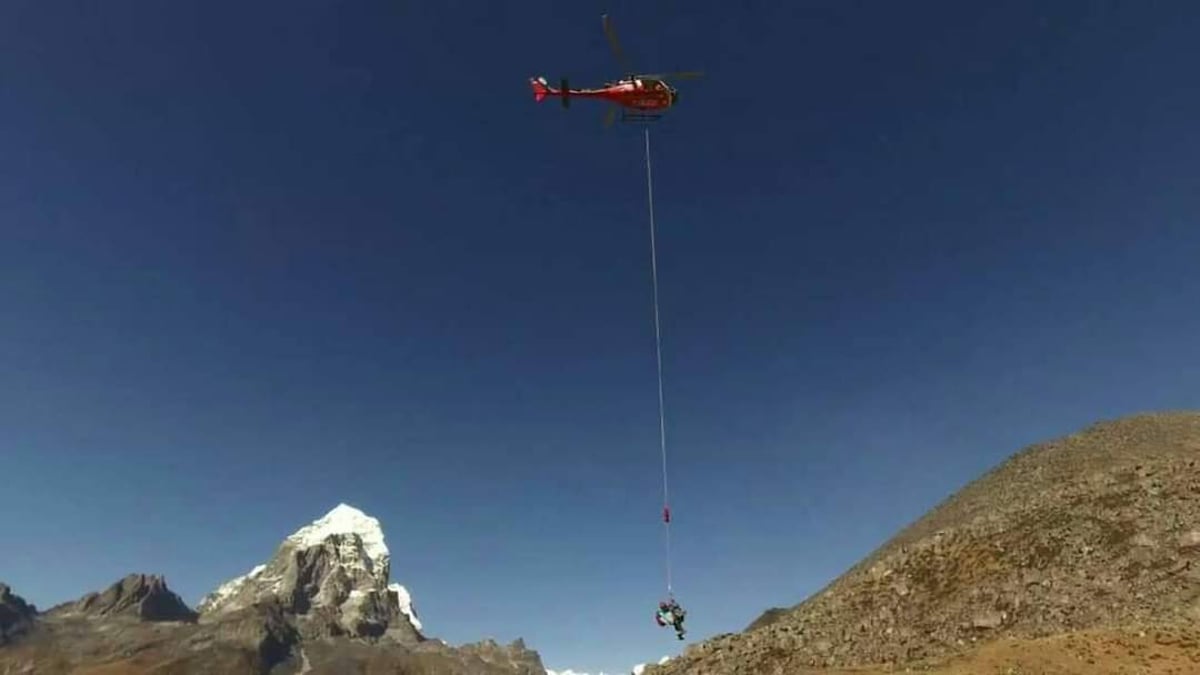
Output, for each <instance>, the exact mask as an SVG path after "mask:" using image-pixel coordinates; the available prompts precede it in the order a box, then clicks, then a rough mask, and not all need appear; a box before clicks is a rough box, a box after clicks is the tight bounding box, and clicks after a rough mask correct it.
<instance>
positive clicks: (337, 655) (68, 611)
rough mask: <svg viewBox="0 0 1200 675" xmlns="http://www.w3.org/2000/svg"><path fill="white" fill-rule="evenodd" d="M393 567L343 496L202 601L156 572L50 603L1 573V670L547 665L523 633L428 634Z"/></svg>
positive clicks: (229, 674)
mask: <svg viewBox="0 0 1200 675" xmlns="http://www.w3.org/2000/svg"><path fill="white" fill-rule="evenodd" d="M390 574H391V569H390V552H389V551H388V548H387V545H386V544H385V542H384V537H383V531H382V529H381V528H380V526H379V521H378V520H376V519H375V518H372V517H370V516H368V515H366V514H365V513H363V512H362V511H359V510H358V509H356V508H353V507H351V506H347V505H345V504H339V505H338V506H337V507H336V508H334V509H333V510H332V511H330V512H329V513H328V514H326V515H325V516H324V517H322V518H320V519H318V520H316V521H315V522H313V523H312V524H310V525H307V526H305V527H303V528H301V529H300V530H298V531H297V532H296V533H294V534H292V535H291V536H289V537H287V538H286V539H284V541H283V542H282V543H281V544H280V545H279V547H278V548H277V549H276V551H275V554H274V555H273V556H272V557H271V559H270V560H268V561H267V562H266V563H264V564H262V565H259V566H256V567H255V568H254V569H252V570H250V571H249V572H248V573H247V574H245V575H243V576H240V577H238V578H236V579H232V580H230V581H228V582H226V583H224V584H222V585H221V586H220V588H218V589H217V590H215V591H214V592H212V593H210V594H209V595H208V596H206V597H205V598H204V600H203V601H201V603H200V605H199V607H198V608H197V610H198V611H193V610H192V609H191V608H189V607H188V606H187V604H186V603H184V601H183V600H182V599H180V598H179V596H178V595H176V594H175V593H173V592H172V591H171V590H170V589H169V588H168V587H167V582H166V580H165V579H164V578H163V577H161V576H155V575H145V574H131V575H129V576H127V577H125V578H124V579H121V580H119V581H117V582H116V583H114V584H113V585H112V586H110V587H109V588H107V589H105V590H104V591H102V592H99V593H89V594H87V595H85V596H84V597H82V598H80V599H79V600H77V601H75V602H69V603H64V604H62V605H58V606H56V607H53V608H51V609H50V610H48V611H46V612H38V611H36V609H35V608H34V607H32V606H31V605H29V604H27V603H26V602H24V601H23V600H22V599H21V598H20V597H19V596H17V595H16V594H14V593H13V592H12V590H11V589H9V587H8V586H5V585H3V584H0V673H4V674H5V675H8V674H9V673H38V674H43V673H44V674H47V675H53V674H57V673H77V672H87V673H106V674H112V675H116V674H118V673H120V674H121V675H135V674H140V673H179V674H188V673H221V674H222V675H240V674H243V673H244V674H247V675H249V674H256V675H257V674H264V673H270V674H272V675H287V674H292V673H296V674H299V673H306V674H307V673H312V674H314V675H316V674H319V673H331V674H332V673H366V672H371V673H376V672H378V673H384V672H387V673H411V674H412V675H421V674H424V673H429V674H430V675H432V674H433V673H438V674H445V675H460V674H461V675H468V674H470V675H475V674H479V675H545V673H546V668H545V667H544V666H543V665H542V662H541V658H540V657H539V656H538V654H537V652H534V651H532V650H530V649H527V648H526V647H525V645H524V643H523V642H522V641H520V640H517V641H516V642H514V643H512V644H510V645H507V646H504V645H499V644H496V643H495V642H493V641H490V640H485V641H483V642H479V643H474V644H468V645H463V646H459V647H452V646H450V645H448V644H446V643H445V642H443V641H441V640H437V639H429V638H427V637H425V635H423V634H422V632H421V628H422V626H421V622H420V620H419V619H418V618H417V614H416V610H415V609H414V608H413V604H412V599H411V597H410V595H409V593H408V591H407V589H405V588H404V587H403V586H400V585H399V584H394V583H390V579H389V577H390Z"/></svg>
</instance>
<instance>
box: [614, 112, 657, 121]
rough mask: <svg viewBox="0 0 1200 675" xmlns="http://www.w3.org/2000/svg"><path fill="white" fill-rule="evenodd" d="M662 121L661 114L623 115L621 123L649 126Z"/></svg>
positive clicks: (628, 113) (629, 113)
mask: <svg viewBox="0 0 1200 675" xmlns="http://www.w3.org/2000/svg"><path fill="white" fill-rule="evenodd" d="M660 119H662V114H661V113H631V112H623V113H621V121H622V122H624V123H626V124H649V123H651V122H657V121H658V120H660Z"/></svg>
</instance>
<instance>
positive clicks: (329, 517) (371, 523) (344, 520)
mask: <svg viewBox="0 0 1200 675" xmlns="http://www.w3.org/2000/svg"><path fill="white" fill-rule="evenodd" d="M334 534H357V535H358V537H359V539H361V540H362V544H363V550H364V552H366V554H367V555H368V556H370V557H371V559H372V560H380V559H382V558H384V557H385V556H388V555H389V552H388V547H387V545H386V544H384V543H383V529H382V528H381V527H380V526H379V521H378V520H376V519H375V518H372V517H371V516H368V515H367V514H365V513H363V512H362V511H359V510H358V509H356V508H354V507H353V506H348V505H346V504H338V505H337V506H335V507H334V508H333V510H332V511H330V512H329V513H326V514H325V515H324V516H322V517H321V518H320V519H318V520H315V521H313V522H312V524H310V525H305V526H304V527H302V528H300V529H299V530H297V531H296V533H295V534H293V535H292V536H290V537H288V541H290V542H292V543H294V544H296V545H297V546H300V547H305V548H307V547H309V546H316V545H319V544H320V543H322V542H323V541H325V539H326V538H328V537H329V536H330V535H334Z"/></svg>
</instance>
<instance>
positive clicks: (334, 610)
mask: <svg viewBox="0 0 1200 675" xmlns="http://www.w3.org/2000/svg"><path fill="white" fill-rule="evenodd" d="M390 575H391V552H390V551H389V550H388V547H387V544H385V543H384V539H383V530H382V529H381V528H380V526H379V521H378V520H376V519H375V518H372V517H370V516H368V515H366V514H365V513H363V512H362V511H359V510H358V509H355V508H354V507H351V506H347V505H346V504H339V505H338V506H337V507H336V508H334V509H333V510H332V511H330V512H329V513H327V514H326V515H325V516H324V517H322V518H320V519H319V520H317V521H315V522H313V523H312V524H310V525H307V526H305V527H303V528H301V529H300V530H298V531H297V532H296V533H294V534H292V535H291V536H289V537H287V538H286V539H284V541H283V543H281V544H280V545H279V547H278V548H277V549H276V551H275V555H273V556H272V557H271V559H270V560H269V561H267V562H266V563H265V564H263V565H258V566H256V567H255V568H254V569H252V570H250V572H248V573H247V574H245V575H243V576H240V577H237V578H235V579H232V580H230V581H228V582H226V583H224V584H222V585H221V587H220V588H218V589H217V590H216V591H214V592H213V593H211V594H209V595H208V596H206V597H205V598H204V600H202V601H201V603H200V607H199V609H200V612H201V614H202V615H203V616H204V618H205V620H209V619H213V618H216V617H220V616H224V615H228V614H230V613H233V612H236V611H238V610H240V609H243V608H245V607H249V606H251V605H254V604H255V603H257V602H261V601H263V600H265V599H268V598H274V599H276V600H278V601H279V602H280V603H281V606H282V608H283V610H284V611H286V612H288V613H290V614H292V615H294V616H296V617H297V618H298V620H299V628H300V630H301V632H303V633H305V634H306V635H309V636H318V635H321V636H331V635H349V636H351V637H380V636H383V635H384V634H385V633H387V634H388V637H389V638H391V639H394V640H396V641H399V642H404V643H410V644H415V643H418V642H421V641H423V640H424V639H425V638H424V637H423V636H422V635H421V633H420V632H419V627H420V622H419V621H418V620H417V617H416V613H415V612H414V610H413V607H412V599H411V598H410V596H409V593H408V591H407V590H406V589H405V588H404V587H403V586H400V585H399V584H389V577H390Z"/></svg>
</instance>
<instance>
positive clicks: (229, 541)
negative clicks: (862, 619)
mask: <svg viewBox="0 0 1200 675" xmlns="http://www.w3.org/2000/svg"><path fill="white" fill-rule="evenodd" d="M1000 4H1001V5H1002V6H985V5H984V4H981V3H963V2H949V1H944V2H942V1H939V2H922V3H888V2H874V3H858V2H855V3H851V2H844V1H842V0H830V1H829V2H825V3H800V2H766V1H758V0H748V1H746V2H662V3H642V2H632V1H628V0H622V1H617V2H612V3H608V4H605V3H593V2H582V3H579V2H571V3H564V2H550V1H548V0H539V1H538V2H520V3H485V2H481V1H479V0H475V1H473V2H466V1H458V0H439V1H438V2H423V3H410V2H368V1H363V2H356V3H333V2H301V3H286V4H284V3H246V2H226V1H221V2H214V1H213V0H204V1H203V2H192V1H185V0H177V1H173V2H151V1H143V2H132V1H129V0H108V1H106V2H103V3H97V2H51V1H48V0H36V1H34V0H15V1H10V2H5V3H3V4H2V5H0V54H2V55H3V56H2V58H0V453H2V454H0V477H2V479H3V480H2V481H0V485H2V486H3V487H2V489H0V513H3V514H5V519H4V527H3V529H2V530H0V537H2V541H3V542H4V545H3V546H2V547H0V580H3V581H5V582H8V583H10V584H11V585H12V586H13V587H14V588H15V589H16V591H17V592H18V593H20V594H23V595H24V596H26V597H27V598H28V599H29V600H31V601H33V602H36V603H37V604H38V605H39V606H42V607H47V606H49V605H52V604H54V603H57V602H60V601H64V600H67V599H71V598H74V597H77V596H79V595H82V594H83V593H85V592H87V591H91V590H96V589H99V588H102V587H103V586H105V585H107V584H108V583H111V582H112V581H114V580H116V579H117V578H119V577H120V576H122V575H123V574H126V573H129V572H134V571H144V572H154V573H162V574H165V575H167V578H168V581H169V583H170V584H171V585H172V586H173V588H175V589H176V590H177V591H178V592H180V593H181V594H182V595H183V596H184V598H185V599H186V600H187V601H188V602H189V603H193V604H194V603H196V602H197V601H198V600H199V598H200V597H201V596H202V595H203V594H204V593H206V592H207V591H209V590H212V589H213V588H214V587H216V586H217V585H218V584H219V583H220V582H221V581H223V580H225V579H227V578H229V577H231V576H234V575H237V574H241V573H243V572H245V571H246V570H248V569H249V568H250V567H252V566H253V565H255V564H256V563H258V562H260V561H263V560H265V559H266V558H267V557H268V556H269V555H270V554H271V553H272V551H273V548H274V546H275V545H276V544H277V543H278V542H279V541H280V540H281V539H282V538H283V537H284V536H286V535H287V534H288V533H290V532H292V531H294V530H295V529H297V528H298V527H300V526H301V525H303V524H305V523H307V522H309V521H311V520H313V519H315V518H317V517H319V516H321V515H322V514H324V513H325V512H326V511H328V510H329V509H330V508H332V507H333V506H334V505H336V504H337V503H338V502H341V501H345V502H347V503H350V504H353V505H355V506H358V507H359V508H362V509H363V510H365V511H367V512H368V513H370V514H371V515H374V516H376V517H378V518H379V519H380V520H381V521H382V523H383V525H384V528H385V532H386V535H387V537H388V542H389V545H390V546H391V549H392V553H393V570H394V576H395V579H396V581H399V582H400V583H403V584H405V585H407V586H408V587H409V588H410V590H411V591H412V594H413V597H414V601H415V604H416V606H417V610H418V611H419V612H420V614H421V618H422V620H423V621H424V624H425V626H426V628H427V629H428V632H429V633H430V634H432V635H435V636H438V637H442V638H444V639H446V640H448V641H450V642H452V643H458V642H464V641H473V640H477V639H481V638H484V637H487V636H493V637H495V638H496V639H499V640H503V641H509V640H512V639H515V638H516V637H524V638H525V639H526V641H527V642H528V643H529V644H530V645H531V646H533V647H534V648H536V649H538V650H539V651H540V652H541V654H542V655H543V658H544V660H545V662H546V664H547V666H549V667H551V668H556V669H564V668H573V669H575V670H581V671H591V672H593V673H595V672H597V671H600V670H607V671H608V672H610V673H611V672H623V671H624V670H625V669H627V668H628V667H629V666H631V665H632V664H634V663H637V662H640V661H649V660H657V658H658V657H660V656H662V655H664V654H674V653H677V652H678V650H679V649H680V647H681V644H680V643H679V642H677V641H676V640H675V639H674V636H673V635H672V634H671V633H670V631H668V630H665V629H659V628H658V627H656V626H655V625H654V624H653V620H652V612H653V609H654V605H655V603H656V601H657V600H659V599H660V597H661V596H662V595H663V593H664V580H663V555H662V550H661V538H660V535H661V531H660V523H659V520H658V518H659V500H660V494H659V490H660V476H659V454H658V422H657V416H656V415H657V410H656V389H655V376H654V342H653V328H652V320H651V319H652V315H651V305H650V276H649V258H648V231H647V221H646V215H645V214H646V204H645V182H644V181H645V176H644V173H643V157H642V154H641V153H642V137H641V132H640V130H639V129H632V128H615V129H612V130H607V131H606V130H604V129H603V128H602V126H601V119H602V117H603V108H602V107H601V106H600V105H599V104H596V105H589V104H591V103H595V102H592V101H579V102H578V103H577V104H576V105H574V106H572V108H571V109H570V110H565V111H564V110H563V109H562V108H561V107H559V106H558V105H557V104H556V102H555V101H549V102H547V103H544V104H541V105H538V104H535V103H534V101H533V98H532V95H531V93H530V91H529V87H528V83H527V78H528V77H530V76H533V75H538V74H544V75H546V76H547V77H548V78H551V79H557V78H558V77H560V76H562V75H569V76H570V77H571V79H572V82H573V83H574V84H577V85H580V86H586V85H593V84H600V83H601V82H603V81H604V79H605V78H610V77H615V76H618V75H620V74H621V73H619V72H618V70H617V68H616V67H615V63H614V60H613V58H612V56H611V54H610V53H609V52H608V51H607V46H606V43H605V42H604V38H603V34H602V32H601V28H600V14H601V13H602V12H604V11H609V12H611V13H612V14H613V17H614V20H615V22H616V24H617V27H618V29H619V31H620V33H621V38H622V40H623V42H624V46H625V49H626V51H627V52H628V53H629V54H630V56H631V58H633V59H634V61H635V63H636V64H637V66H638V67H639V68H640V69H643V70H659V69H702V70H704V71H705V72H706V73H707V77H706V78H705V79H704V80H701V81H696V82H685V83H680V85H681V87H682V97H681V102H680V105H679V107H678V109H676V110H674V111H672V112H671V114H670V115H669V117H668V119H665V120H663V121H662V122H660V123H659V124H658V125H657V126H656V128H655V129H654V130H653V132H652V134H653V136H652V142H653V145H654V151H655V157H654V170H655V176H654V178H655V190H656V193H655V198H656V206H657V216H658V226H659V231H658V237H659V272H660V284H661V299H662V326H663V340H664V341H663V348H664V354H663V358H664V368H665V371H666V403H667V416H668V419H667V438H668V446H669V451H670V461H671V471H672V475H671V485H672V493H673V506H674V512H675V516H676V522H675V529H674V535H675V554H676V558H675V580H676V592H677V595H678V597H679V599H680V600H681V601H682V603H683V604H684V605H685V606H686V607H688V608H689V610H690V615H689V624H690V629H691V636H690V637H692V638H695V639H701V638H704V637H706V636H710V635H713V634H716V633H721V632H727V631H736V630H740V629H742V628H743V627H744V626H745V625H746V624H747V623H749V622H750V621H751V620H753V619H754V618H755V617H756V616H757V615H758V613H759V612H760V611H762V610H763V609H765V608H767V607H769V606H772V605H784V604H792V603H795V602H798V601H800V600H801V599H803V598H804V597H805V596H807V595H808V594H810V593H812V592H814V591H816V590H818V589H819V588H820V587H821V586H823V585H824V584H825V583H827V582H828V581H829V580H831V579H832V578H833V577H835V576H836V575H837V574H839V573H840V572H841V571H842V570H844V569H845V568H846V567H847V566H849V565H851V564H852V563H854V562H855V561H857V560H858V559H859V558H861V557H862V556H863V555H865V554H866V553H868V552H869V551H870V550H872V549H873V548H874V547H876V546H877V545H879V544H880V543H882V542H883V541H884V540H885V539H886V538H887V537H888V536H890V535H891V534H893V533H894V532H895V531H896V530H897V529H898V528H900V527H902V526H903V525H905V524H906V523H908V522H910V521H911V520H913V519H914V518H916V517H918V516H919V515H920V514H922V513H923V512H925V511H926V510H927V509H928V508H930V507H931V506H933V505H934V504H936V503H937V502H938V501H940V500H941V499H942V498H944V497H945V496H947V495H948V494H950V493H951V492H953V491H954V490H956V489H957V488H959V487H960V486H961V485H962V484H963V483H965V482H966V481H968V480H970V479H971V478H974V477H975V476H977V475H978V474H980V473H981V472H982V471H984V470H986V469H987V468H989V467H991V466H993V465H994V464H996V463H997V462H999V461H1000V460H1002V459H1003V458H1004V457H1005V456H1007V455H1009V454H1010V453H1012V452H1014V451H1016V450H1017V449H1019V448H1021V447H1023V446H1024V445H1026V444H1028V443H1031V442H1034V441H1038V440H1042V439H1046V438H1048V437H1052V436H1056V435H1059V434H1064V433H1069V432H1071V431H1074V430H1076V429H1077V428H1079V427H1082V426H1084V425H1087V424H1089V423H1091V422H1093V421H1096V420H1098V419H1103V418H1110V417H1116V416H1121V415H1125V414H1129V413H1134V412H1139V411H1144V410H1157V409H1178V408H1197V407H1200V366H1198V365H1197V364H1200V340H1197V335H1198V334H1200V311H1198V306H1200V271H1198V267H1197V260H1198V258H1200V218H1198V216H1197V213H1198V212H1200V126H1197V120H1198V119H1200V89H1198V88H1197V87H1196V86H1195V84H1196V71H1195V65H1196V62H1197V56H1198V51H1197V48H1196V43H1195V36H1196V35H1197V34H1200V7H1198V6H1197V5H1196V4H1195V3H1191V2H1176V3H1171V2H1162V3H1132V2H1129V3H1117V2H1099V1H1088V2H1055V3H1046V2H1041V1H1036V2H1035V1H1032V0H1031V1H1028V2H1008V3H1000Z"/></svg>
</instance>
